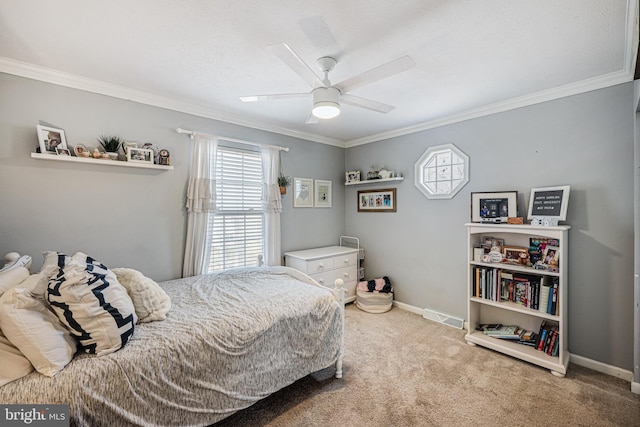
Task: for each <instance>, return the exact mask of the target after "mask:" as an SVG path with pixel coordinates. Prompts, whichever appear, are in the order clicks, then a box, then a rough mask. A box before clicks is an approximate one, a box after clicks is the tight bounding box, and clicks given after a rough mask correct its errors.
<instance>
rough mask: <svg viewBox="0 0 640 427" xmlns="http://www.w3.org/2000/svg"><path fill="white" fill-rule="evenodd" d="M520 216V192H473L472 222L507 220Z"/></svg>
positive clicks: (500, 221) (499, 221)
mask: <svg viewBox="0 0 640 427" xmlns="http://www.w3.org/2000/svg"><path fill="white" fill-rule="evenodd" d="M516 216H518V192H517V191H503V192H493V193H489V192H477V193H471V222H494V223H502V222H505V223H506V222H507V218H509V217H516Z"/></svg>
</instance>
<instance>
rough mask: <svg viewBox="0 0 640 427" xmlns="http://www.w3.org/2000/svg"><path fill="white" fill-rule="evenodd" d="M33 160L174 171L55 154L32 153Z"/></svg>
mask: <svg viewBox="0 0 640 427" xmlns="http://www.w3.org/2000/svg"><path fill="white" fill-rule="evenodd" d="M31 158H32V159H38V160H53V161H57V162H71V163H92V164H97V165H105V166H121V167H125V168H138V169H140V168H142V169H156V170H165V171H166V170H173V166H165V165H152V164H147V163H142V162H124V161H119V160H107V159H93V158H83V157H73V156H59V155H55V154H42V153H31Z"/></svg>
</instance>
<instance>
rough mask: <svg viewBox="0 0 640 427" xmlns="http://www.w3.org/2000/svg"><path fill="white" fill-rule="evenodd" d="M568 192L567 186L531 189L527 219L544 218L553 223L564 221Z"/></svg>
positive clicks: (568, 187)
mask: <svg viewBox="0 0 640 427" xmlns="http://www.w3.org/2000/svg"><path fill="white" fill-rule="evenodd" d="M569 190H570V186H569V185H561V186H557V187H540V188H532V189H531V196H530V197H529V211H528V214H527V219H530V220H535V219H537V218H544V219H548V220H550V221H552V222H555V223H557V222H558V221H566V219H567V207H568V205H569Z"/></svg>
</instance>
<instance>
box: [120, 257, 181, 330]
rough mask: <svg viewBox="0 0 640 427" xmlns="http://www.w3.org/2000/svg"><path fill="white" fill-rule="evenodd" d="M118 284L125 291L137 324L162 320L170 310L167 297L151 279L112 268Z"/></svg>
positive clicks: (122, 269) (131, 271)
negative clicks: (129, 299) (132, 307)
mask: <svg viewBox="0 0 640 427" xmlns="http://www.w3.org/2000/svg"><path fill="white" fill-rule="evenodd" d="M111 270H112V271H113V272H114V273H115V274H116V277H117V278H118V282H120V284H121V285H122V286H124V287H125V288H126V289H127V292H128V293H129V297H130V298H131V301H133V306H134V307H135V310H136V314H137V315H138V322H139V323H143V322H153V321H154V320H164V319H166V318H167V312H168V311H169V310H170V309H171V299H170V298H169V295H167V293H166V292H165V291H164V290H163V289H162V288H161V287H160V285H158V284H157V283H156V282H154V281H153V280H152V279H150V278H148V277H146V276H145V275H144V274H142V273H141V272H139V271H138V270H134V269H132V268H112V269H111Z"/></svg>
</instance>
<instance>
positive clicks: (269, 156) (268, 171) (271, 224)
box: [262, 147, 282, 265]
mask: <svg viewBox="0 0 640 427" xmlns="http://www.w3.org/2000/svg"><path fill="white" fill-rule="evenodd" d="M279 172H280V150H279V149H277V148H272V147H262V178H263V182H264V186H263V189H262V209H263V211H264V250H263V252H264V263H265V264H266V265H282V259H281V256H280V250H281V249H280V213H281V212H282V200H281V196H280V187H278V173H279Z"/></svg>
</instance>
